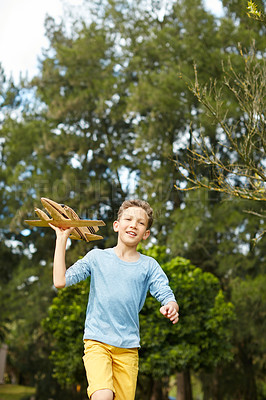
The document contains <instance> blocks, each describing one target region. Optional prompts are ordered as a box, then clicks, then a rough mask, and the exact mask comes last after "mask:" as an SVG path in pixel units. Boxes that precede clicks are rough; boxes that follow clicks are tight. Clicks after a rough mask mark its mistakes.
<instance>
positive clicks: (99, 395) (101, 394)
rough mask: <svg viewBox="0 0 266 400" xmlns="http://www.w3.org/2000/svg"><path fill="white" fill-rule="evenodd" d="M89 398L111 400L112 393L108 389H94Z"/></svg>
mask: <svg viewBox="0 0 266 400" xmlns="http://www.w3.org/2000/svg"><path fill="white" fill-rule="evenodd" d="M90 398H91V400H113V398H114V393H113V392H112V391H111V390H109V389H101V390H96V392H94V393H92V395H91V397H90Z"/></svg>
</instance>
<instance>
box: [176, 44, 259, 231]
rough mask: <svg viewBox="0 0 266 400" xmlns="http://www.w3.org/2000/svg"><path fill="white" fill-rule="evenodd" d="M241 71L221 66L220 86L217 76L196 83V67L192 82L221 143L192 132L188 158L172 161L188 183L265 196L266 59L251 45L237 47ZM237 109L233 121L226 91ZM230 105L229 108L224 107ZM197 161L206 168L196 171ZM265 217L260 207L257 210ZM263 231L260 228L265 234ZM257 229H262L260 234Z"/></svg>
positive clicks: (234, 193)
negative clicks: (244, 48) (249, 49)
mask: <svg viewBox="0 0 266 400" xmlns="http://www.w3.org/2000/svg"><path fill="white" fill-rule="evenodd" d="M241 56H242V59H243V65H244V73H243V74H240V73H237V72H236V70H235V69H234V67H233V66H232V63H231V62H230V60H229V62H228V66H226V67H225V69H224V86H220V84H219V86H218V83H217V82H214V83H211V84H210V85H209V86H207V85H205V86H203V87H202V86H200V84H199V82H198V75H197V70H196V67H195V72H196V75H195V83H194V85H193V86H190V90H191V91H192V92H193V93H194V95H195V97H196V98H197V100H198V101H199V103H200V104H201V105H202V106H203V112H204V109H205V110H206V111H207V114H208V117H209V118H210V120H211V122H212V123H214V124H215V125H218V129H217V135H219V138H220V140H219V146H216V147H214V146H212V145H210V143H209V141H208V138H206V137H204V134H203V133H202V134H200V135H199V136H198V137H197V134H195V135H194V136H193V138H194V144H193V146H192V148H188V158H187V162H186V163H183V162H181V161H176V165H177V168H178V169H179V171H180V173H181V174H182V176H183V177H185V179H186V180H187V182H189V183H190V184H191V185H189V186H188V187H187V188H186V189H184V188H182V189H181V188H180V187H179V188H178V189H180V190H194V189H197V188H200V187H202V188H205V189H207V190H213V191H217V192H222V193H226V194H228V195H230V196H235V197H237V198H239V197H240V198H244V199H249V200H256V201H260V202H262V203H264V202H265V201H266V187H265V182H266V175H265V166H264V161H265V151H266V143H265V134H266V124H265V116H264V110H265V106H266V104H265V96H264V95H263V93H264V92H265V89H266V87H265V82H266V80H265V76H266V63H265V61H263V60H262V61H261V60H259V59H258V58H257V56H256V52H255V49H254V48H253V50H252V52H251V53H249V54H246V55H244V54H243V53H242V52H241ZM228 90H229V91H230V92H231V94H233V96H234V97H235V99H236V101H237V103H238V107H239V109H240V110H241V114H240V115H239V119H238V120H237V121H234V122H233V123H232V122H231V121H232V118H233V116H232V112H231V110H230V103H229V102H230V100H228V98H230V93H229V94H228ZM228 107H229V108H228ZM221 154H225V155H226V156H225V157H221ZM198 166H200V167H201V169H202V166H203V167H205V171H206V172H207V173H208V175H207V176H206V172H205V175H198V168H197V167H198ZM256 214H257V215H258V216H259V217H261V218H265V214H264V212H263V206H262V212H261V213H256ZM264 233H265V231H263V232H262V234H264ZM262 234H261V235H262Z"/></svg>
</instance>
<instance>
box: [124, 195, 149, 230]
mask: <svg viewBox="0 0 266 400" xmlns="http://www.w3.org/2000/svg"><path fill="white" fill-rule="evenodd" d="M129 207H140V208H142V209H143V210H144V211H145V212H146V214H147V216H148V225H147V229H150V227H151V226H152V223H153V209H152V208H151V206H150V205H149V203H147V201H144V200H138V199H133V200H125V201H124V202H123V203H122V204H121V206H120V208H119V210H118V214H117V220H118V221H119V219H120V218H121V215H122V213H123V211H125V210H126V209H127V208H129Z"/></svg>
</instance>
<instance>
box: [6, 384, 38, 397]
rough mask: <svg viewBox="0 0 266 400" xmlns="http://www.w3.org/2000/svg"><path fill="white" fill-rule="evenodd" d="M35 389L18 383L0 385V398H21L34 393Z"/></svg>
mask: <svg viewBox="0 0 266 400" xmlns="http://www.w3.org/2000/svg"><path fill="white" fill-rule="evenodd" d="M34 393H35V389H34V388H32V387H27V386H20V385H0V400H22V399H23V398H25V397H26V396H30V395H34Z"/></svg>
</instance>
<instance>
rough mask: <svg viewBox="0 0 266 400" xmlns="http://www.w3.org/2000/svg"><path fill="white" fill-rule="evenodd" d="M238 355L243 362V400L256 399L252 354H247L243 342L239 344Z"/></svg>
mask: <svg viewBox="0 0 266 400" xmlns="http://www.w3.org/2000/svg"><path fill="white" fill-rule="evenodd" d="M239 356H240V359H241V361H242V364H243V370H244V374H245V379H244V382H243V390H242V396H243V399H244V400H257V387H256V381H255V376H254V368H253V362H252V356H251V355H249V354H248V350H247V346H245V344H243V345H240V346H239Z"/></svg>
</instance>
